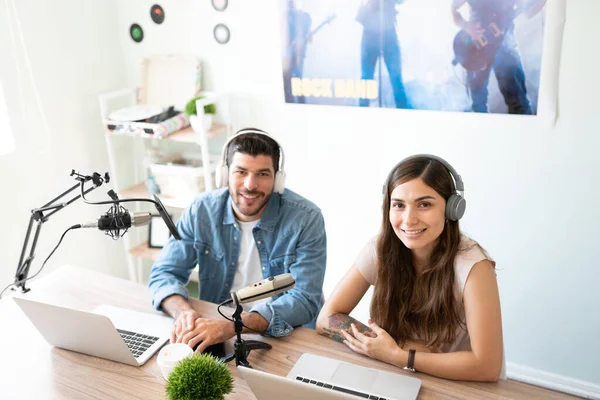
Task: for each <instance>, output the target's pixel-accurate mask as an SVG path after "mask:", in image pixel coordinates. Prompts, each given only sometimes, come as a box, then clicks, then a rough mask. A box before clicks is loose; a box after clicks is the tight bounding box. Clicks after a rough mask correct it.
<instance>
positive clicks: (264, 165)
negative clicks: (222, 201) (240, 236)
mask: <svg viewBox="0 0 600 400" xmlns="http://www.w3.org/2000/svg"><path fill="white" fill-rule="evenodd" d="M274 185H275V170H274V168H273V158H272V157H271V156H266V155H257V156H256V157H253V156H251V155H248V154H244V153H240V152H236V153H235V154H233V156H232V158H231V162H230V164H229V194H230V196H231V200H232V204H233V211H234V213H235V216H236V217H237V219H238V220H240V221H242V222H249V221H256V220H257V219H259V218H260V217H261V216H262V214H263V213H264V212H265V209H266V208H267V204H268V203H269V199H270V198H271V193H273V187H274Z"/></svg>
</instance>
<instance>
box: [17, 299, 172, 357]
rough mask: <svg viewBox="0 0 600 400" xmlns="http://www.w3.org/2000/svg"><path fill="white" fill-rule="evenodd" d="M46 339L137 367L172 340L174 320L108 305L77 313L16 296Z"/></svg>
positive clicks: (75, 349)
mask: <svg viewBox="0 0 600 400" xmlns="http://www.w3.org/2000/svg"><path fill="white" fill-rule="evenodd" d="M14 300H15V302H16V303H17V305H18V306H19V307H20V308H21V310H23V312H24V313H25V315H26V316H27V318H29V320H30V321H31V322H32V323H33V325H35V327H36V328H37V330H38V331H39V332H40V333H41V334H42V336H43V337H44V339H46V341H47V342H48V343H50V344H51V345H53V346H55V347H60V348H62V349H67V350H72V351H76V352H78V353H83V354H88V355H91V356H95V357H100V358H106V359H108V360H113V361H117V362H121V363H123V364H129V365H134V366H140V365H143V364H144V363H145V362H146V361H148V360H149V359H150V358H151V357H152V356H153V355H154V353H156V352H157V351H158V350H159V349H160V348H161V347H162V346H163V345H164V344H165V343H167V342H168V341H169V337H170V333H171V327H172V325H173V320H172V319H171V318H168V317H160V316H157V315H151V314H145V313H140V312H136V311H131V310H126V309H123V308H119V307H112V306H108V305H102V306H99V307H98V308H96V309H95V310H94V312H91V313H90V312H84V311H77V310H73V309H70V308H63V307H58V306H54V305H50V304H45V303H40V302H37V301H32V300H27V299H23V298H19V297H14Z"/></svg>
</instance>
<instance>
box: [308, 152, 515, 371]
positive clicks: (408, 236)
mask: <svg viewBox="0 0 600 400" xmlns="http://www.w3.org/2000/svg"><path fill="white" fill-rule="evenodd" d="M451 171H452V172H451ZM453 176H454V178H455V179H456V180H457V183H459V182H460V185H458V186H459V189H461V190H462V181H460V176H459V175H458V174H457V173H456V172H455V171H454V170H453V169H452V167H451V166H450V165H449V164H448V163H446V162H445V161H444V160H442V159H440V158H438V157H435V156H429V155H418V156H413V157H409V158H408V159H406V160H403V161H402V162H400V163H399V164H398V165H397V166H396V167H394V169H393V170H392V171H391V172H390V174H389V176H388V179H387V181H386V185H385V188H384V200H383V221H382V226H381V232H380V234H379V235H378V236H377V237H376V238H374V239H372V240H371V241H369V242H368V243H367V245H366V246H365V247H364V249H363V250H362V251H361V253H360V254H359V255H358V257H357V259H356V261H355V263H354V265H353V266H352V268H350V271H348V273H347V274H346V276H345V277H344V278H343V279H342V281H341V282H340V283H339V284H338V286H337V287H336V289H335V290H334V292H333V294H332V295H331V298H330V299H329V300H328V301H327V302H326V303H325V305H324V306H323V309H322V310H321V313H320V314H319V317H318V320H317V331H318V332H319V333H321V334H323V335H325V336H328V337H331V338H332V339H334V340H337V341H340V342H343V343H344V344H346V345H347V346H348V347H349V348H350V349H352V350H353V351H355V352H357V353H360V354H364V355H367V356H369V357H372V358H375V359H378V360H381V361H384V362H387V363H390V364H393V365H396V366H398V367H403V368H405V369H410V370H413V371H414V370H417V371H420V372H425V373H427V374H430V375H435V376H439V377H442V378H447V379H456V380H472V381H497V380H498V379H499V378H504V377H505V373H504V370H505V368H504V357H503V345H502V320H501V314H500V298H499V294H498V285H497V282H496V274H495V263H494V261H492V260H491V259H490V258H489V257H488V256H487V254H486V252H485V251H484V250H483V249H482V248H481V247H480V246H479V245H478V244H477V243H476V242H474V241H472V240H470V239H468V238H466V237H465V236H463V235H461V233H460V230H459V226H458V219H460V217H461V216H462V213H463V212H464V199H462V197H460V195H459V194H457V189H456V187H455V183H454V180H453ZM447 204H448V207H447ZM370 285H374V286H375V290H374V294H373V298H372V301H371V320H369V323H368V326H365V325H363V324H362V323H360V322H358V321H356V320H355V319H353V318H352V317H350V316H349V315H348V314H349V313H350V312H352V310H353V309H354V307H356V305H357V304H358V302H359V301H360V300H361V298H362V297H363V296H364V294H365V292H366V291H367V289H368V288H369V286H370ZM409 356H410V357H409Z"/></svg>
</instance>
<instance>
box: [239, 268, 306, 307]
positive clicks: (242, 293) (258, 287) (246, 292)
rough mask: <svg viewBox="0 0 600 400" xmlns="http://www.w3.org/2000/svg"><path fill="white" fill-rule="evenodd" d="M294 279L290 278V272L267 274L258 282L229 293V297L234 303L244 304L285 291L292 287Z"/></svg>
mask: <svg viewBox="0 0 600 400" xmlns="http://www.w3.org/2000/svg"><path fill="white" fill-rule="evenodd" d="M295 284H296V281H295V280H294V278H292V274H281V275H276V276H269V277H268V278H267V279H263V280H262V281H260V282H256V283H255V284H253V285H250V286H246V287H245V288H242V289H240V290H238V291H237V292H232V293H231V299H232V300H233V302H234V303H236V304H244V303H248V302H251V301H255V300H260V299H264V298H265V297H272V296H275V295H276V294H279V293H281V292H285V291H286V290H289V289H291V288H293V287H294V285H295Z"/></svg>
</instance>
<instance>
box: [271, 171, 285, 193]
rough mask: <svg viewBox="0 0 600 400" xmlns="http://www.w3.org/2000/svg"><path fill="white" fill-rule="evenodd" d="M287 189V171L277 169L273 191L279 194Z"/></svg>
mask: <svg viewBox="0 0 600 400" xmlns="http://www.w3.org/2000/svg"><path fill="white" fill-rule="evenodd" d="M284 190H285V171H277V172H276V173H275V184H274V186H273V191H274V192H277V193H279V194H283V191H284Z"/></svg>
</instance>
